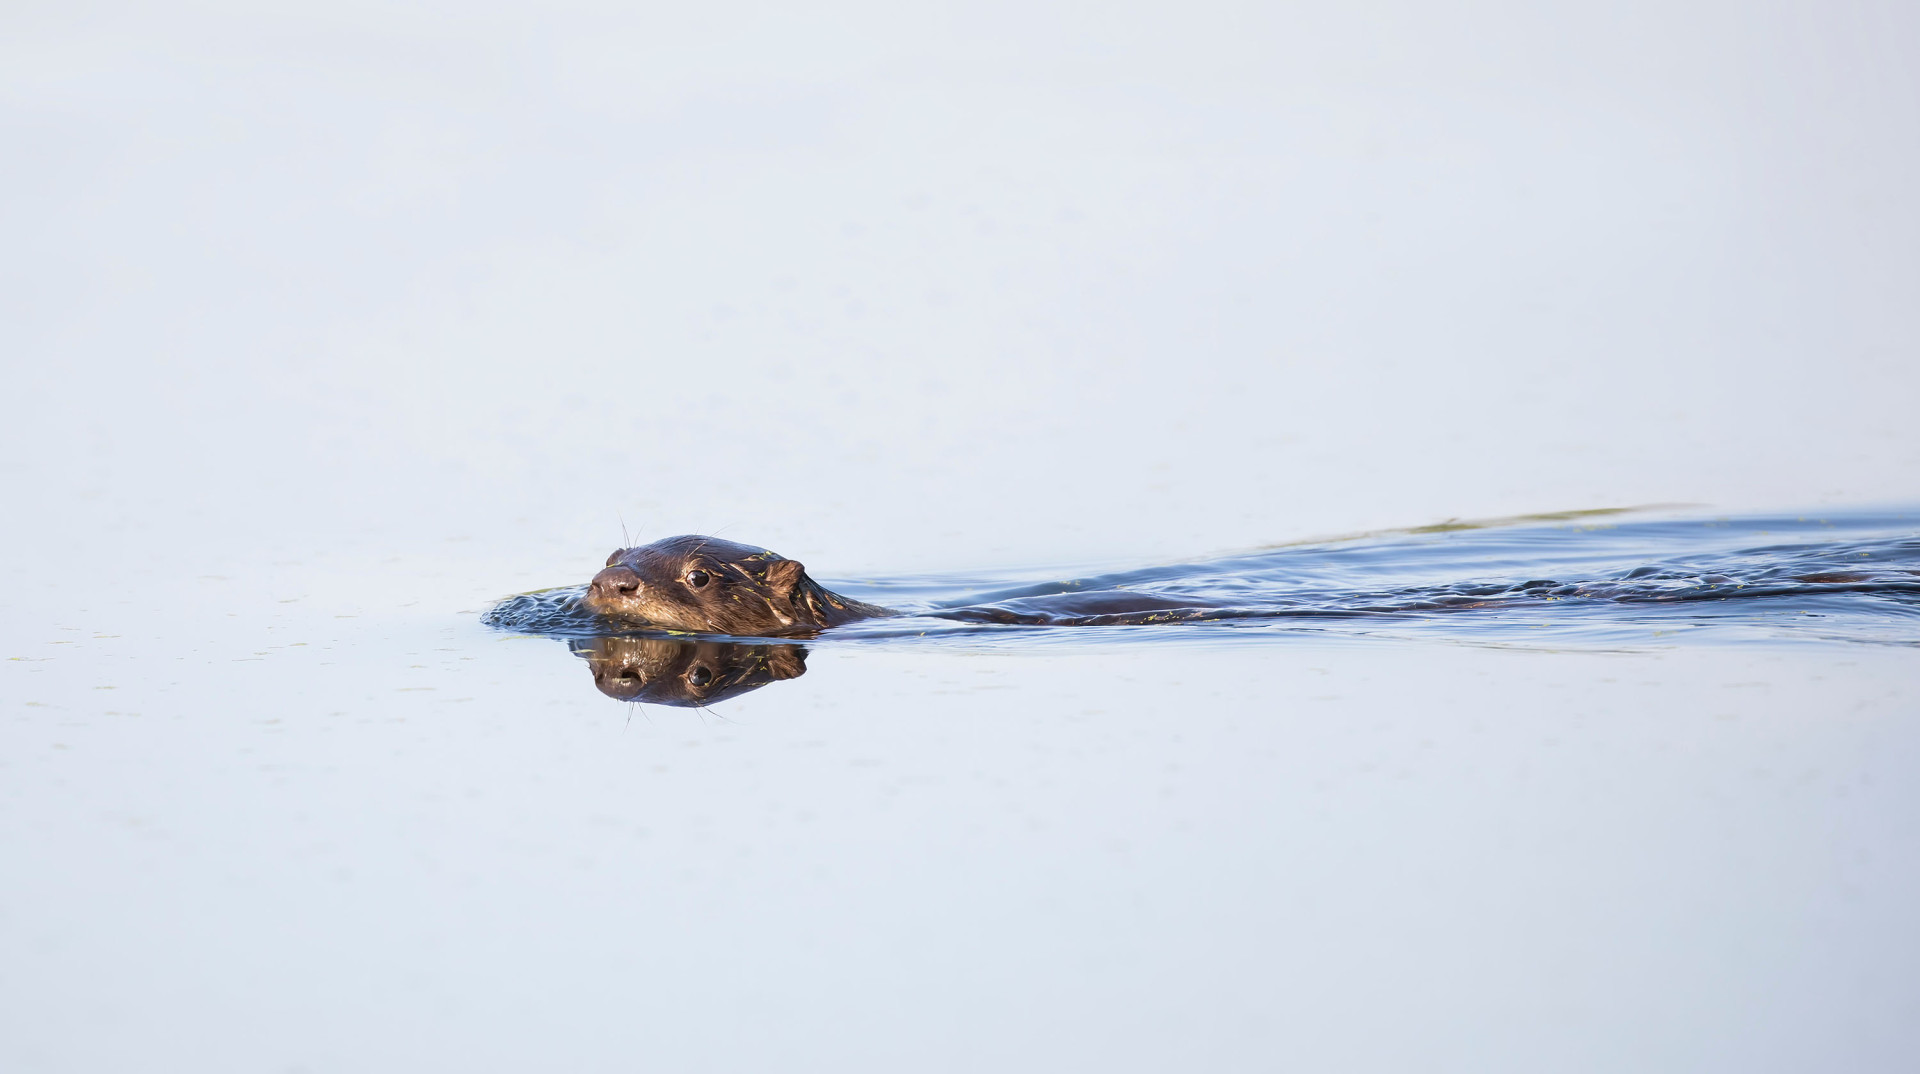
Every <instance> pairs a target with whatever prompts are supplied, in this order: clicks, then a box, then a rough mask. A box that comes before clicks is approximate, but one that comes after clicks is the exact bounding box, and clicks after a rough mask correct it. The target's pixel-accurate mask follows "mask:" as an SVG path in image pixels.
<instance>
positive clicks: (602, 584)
mask: <svg viewBox="0 0 1920 1074" xmlns="http://www.w3.org/2000/svg"><path fill="white" fill-rule="evenodd" d="M588 588H589V589H591V590H593V592H594V594H595V595H596V596H601V597H631V596H634V595H635V594H637V593H639V592H640V575H639V573H638V572H636V571H635V570H634V569H633V568H632V567H608V568H607V569H606V570H604V571H601V572H600V573H599V574H596V575H594V576H593V584H592V585H591V586H589V587H588Z"/></svg>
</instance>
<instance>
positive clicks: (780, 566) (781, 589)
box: [767, 559, 807, 600]
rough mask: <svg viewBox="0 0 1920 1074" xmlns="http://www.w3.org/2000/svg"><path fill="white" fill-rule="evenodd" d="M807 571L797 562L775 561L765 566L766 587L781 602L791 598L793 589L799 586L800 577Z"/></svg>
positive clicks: (791, 560)
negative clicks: (777, 595) (776, 595)
mask: <svg viewBox="0 0 1920 1074" xmlns="http://www.w3.org/2000/svg"><path fill="white" fill-rule="evenodd" d="M806 573H807V569H806V568H805V567H803V566H801V565H800V562H799V561H798V560H793V559H776V560H774V561H773V562H772V563H769V564H767V586H768V587H769V588H771V589H772V590H773V591H774V592H775V593H777V594H779V595H780V599H781V600H786V599H787V598H789V597H791V596H793V587H794V586H797V585H799V584H800V578H801V576H803V575H805V574H806Z"/></svg>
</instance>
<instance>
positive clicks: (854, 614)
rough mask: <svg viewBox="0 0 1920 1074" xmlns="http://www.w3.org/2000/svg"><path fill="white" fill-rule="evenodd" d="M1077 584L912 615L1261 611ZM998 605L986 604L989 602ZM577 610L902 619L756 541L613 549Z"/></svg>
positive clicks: (780, 620)
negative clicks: (843, 593) (831, 585)
mask: <svg viewBox="0 0 1920 1074" xmlns="http://www.w3.org/2000/svg"><path fill="white" fill-rule="evenodd" d="M1079 586H1080V583H1074V582H1069V583H1062V584H1060V585H1057V586H1055V585H1044V586H1038V587H1031V588H1029V589H1023V590H1014V591H1010V592H1006V593H999V594H990V595H987V596H986V597H985V598H983V600H982V601H981V602H978V603H976V604H973V605H971V606H968V607H962V608H943V609H939V610H933V611H925V612H917V613H913V614H918V615H925V616H930V617H933V618H939V619H955V620H960V621H964V622H974V623H997V624H1002V625H1025V626H1040V625H1055V626H1110V625H1141V624H1148V623H1171V622H1181V621H1192V620H1198V619H1215V618H1240V617H1247V616H1250V615H1257V614H1261V613H1259V612H1256V611H1249V610H1246V609H1234V608H1231V607H1228V606H1225V605H1218V604H1211V603H1208V602H1206V601H1202V600H1196V599H1194V598H1191V597H1165V596H1158V595H1155V594H1151V593H1140V592H1133V591H1130V590H1123V589H1115V588H1100V589H1094V590H1090V591H1079ZM995 601H997V602H998V603H989V602H995ZM580 604H581V606H582V607H584V608H585V609H586V610H587V611H589V612H592V613H593V614H595V615H598V616H600V617H601V618H603V619H609V620H612V621H614V622H617V623H624V624H630V625H633V626H637V627H641V628H649V629H654V630H675V631H684V632H686V633H689V634H729V635H734V636H736V637H750V638H779V637H811V636H813V635H815V634H817V633H819V632H820V631H822V630H826V629H828V628H830V627H837V626H840V625H842V624H845V623H851V622H854V621H856V620H860V619H878V618H884V617H888V616H897V615H905V614H908V613H906V612H901V611H897V610H895V609H893V608H882V607H880V606H879V605H877V604H865V603H862V602H860V601H857V600H854V599H853V598H852V597H845V596H841V595H840V594H838V593H835V592H833V591H832V590H830V589H828V588H827V587H825V586H823V585H821V584H820V583H819V582H816V581H814V580H813V579H812V578H810V577H808V576H807V570H806V568H805V567H804V566H802V565H801V564H800V562H799V561H798V560H791V559H788V558H786V557H785V556H781V555H776V554H775V553H773V552H769V551H767V550H766V549H764V548H756V547H754V546H753V545H746V544H738V543H735V542H733V541H722V540H720V539H718V538H715V537H700V536H696V535H692V534H688V535H686V536H681V537H668V538H665V539H664V540H659V541H655V542H653V543H652V544H648V545H641V546H639V547H637V548H616V549H614V551H613V554H612V555H610V556H608V557H607V565H606V569H604V570H602V571H601V572H600V573H599V574H596V575H594V576H593V581H592V582H591V583H589V584H588V586H587V591H586V593H585V594H584V595H583V596H582V597H581V598H580Z"/></svg>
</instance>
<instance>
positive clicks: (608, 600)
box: [581, 535, 898, 638]
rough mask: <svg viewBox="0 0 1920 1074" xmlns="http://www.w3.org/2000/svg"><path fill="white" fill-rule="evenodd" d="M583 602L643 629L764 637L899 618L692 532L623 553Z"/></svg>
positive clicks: (778, 563) (779, 559) (788, 565)
mask: <svg viewBox="0 0 1920 1074" xmlns="http://www.w3.org/2000/svg"><path fill="white" fill-rule="evenodd" d="M581 603H582V604H583V605H584V606H585V607H586V608H587V610H588V611H591V612H593V613H594V614H595V615H600V616H604V617H606V618H608V619H613V620H617V621H620V622H626V623H633V624H636V625H640V626H649V627H659V628H663V629H666V630H684V631H687V632H689V633H694V634H733V635H737V636H740V637H762V638H772V637H804V636H806V635H809V634H813V633H816V632H818V631H821V630H825V629H827V628H828V627H836V626H839V625H841V624H842V623H851V622H853V621H854V620H856V619H872V618H875V617H877V616H887V615H896V614H898V613H896V612H895V611H893V610H892V609H891V608H882V607H879V606H877V605H873V604H862V603H861V602H859V601H857V600H854V599H852V598H851V597H843V596H841V595H840V594H838V593H834V592H832V591H830V590H828V589H827V588H826V587H825V586H823V585H821V584H820V583H818V582H816V581H814V580H813V579H812V578H809V577H807V571H806V568H805V567H803V566H802V565H801V564H800V563H799V561H797V560H791V559H788V558H786V557H785V556H779V555H775V554H774V553H772V552H769V551H767V550H766V549H764V548H755V547H753V546H752V545H745V544H737V543H735V542H733V541H722V540H719V539H718V538H714V537H699V536H693V535H688V536H684V537H668V538H666V539H665V540H660V541H655V542H653V543H652V544H648V545H641V546H639V547H637V548H620V549H616V550H615V551H614V553H613V554H612V555H610V556H608V557H607V566H606V569H605V570H603V571H601V572H600V573H599V574H596V575H594V576H593V582H592V583H591V584H590V585H588V586H587V592H586V595H585V596H584V597H582V598H581Z"/></svg>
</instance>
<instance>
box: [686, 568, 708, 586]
mask: <svg viewBox="0 0 1920 1074" xmlns="http://www.w3.org/2000/svg"><path fill="white" fill-rule="evenodd" d="M711 581H713V575H711V574H708V573H707V572H706V571H703V570H699V569H697V568H696V569H694V570H690V571H688V572H687V584H688V585H690V586H692V587H693V588H695V589H699V588H700V587H701V586H703V585H706V584H707V583H708V582H711Z"/></svg>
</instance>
